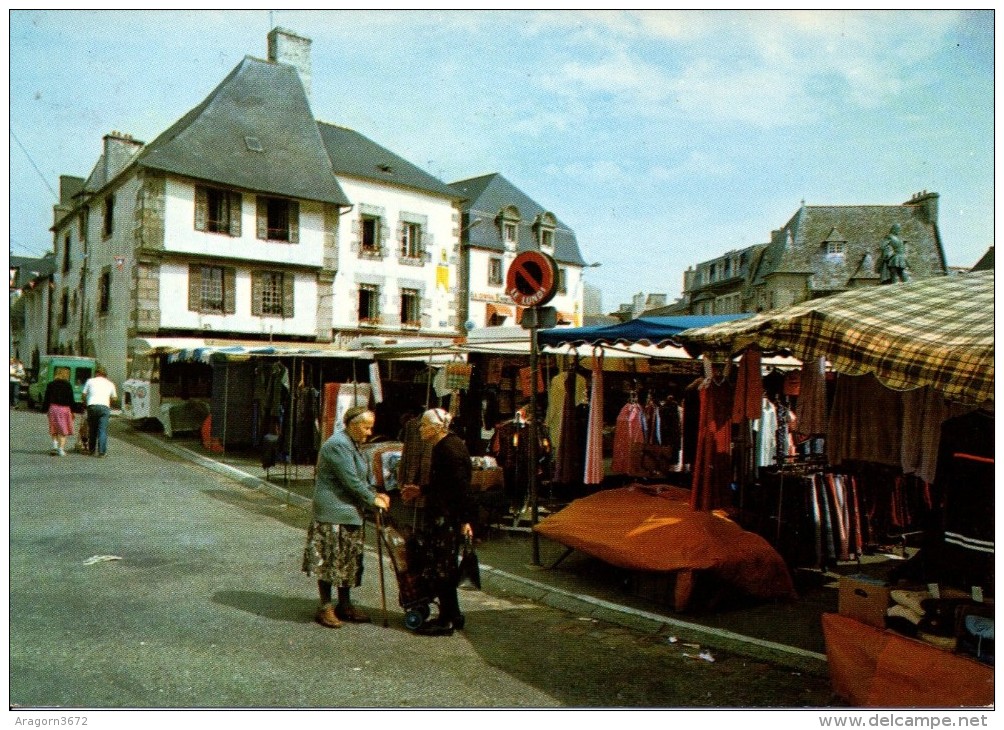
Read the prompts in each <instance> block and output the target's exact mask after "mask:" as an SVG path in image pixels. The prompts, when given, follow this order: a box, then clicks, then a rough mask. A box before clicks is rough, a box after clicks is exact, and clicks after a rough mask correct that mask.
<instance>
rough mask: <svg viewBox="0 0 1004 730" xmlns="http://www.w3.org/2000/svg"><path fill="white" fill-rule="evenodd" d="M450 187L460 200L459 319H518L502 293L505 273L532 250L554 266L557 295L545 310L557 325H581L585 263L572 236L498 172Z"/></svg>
mask: <svg viewBox="0 0 1004 730" xmlns="http://www.w3.org/2000/svg"><path fill="white" fill-rule="evenodd" d="M452 187H453V189H454V190H456V191H457V193H458V194H459V195H460V196H462V198H463V201H462V203H461V206H462V207H461V215H462V217H461V223H462V225H461V229H460V245H461V249H460V266H459V278H460V286H461V289H463V290H465V291H466V292H467V296H466V297H464V298H463V301H462V304H461V306H462V309H461V311H460V321H461V322H462V323H466V322H470V323H472V324H471V326H472V327H491V326H497V325H503V324H514V323H515V322H517V321H519V319H520V318H521V312H519V311H517V310H518V308H517V307H516V306H515V305H514V304H513V301H512V299H510V298H509V297H508V296H507V295H506V293H505V277H506V272H507V271H508V269H509V265H510V264H511V263H512V261H513V259H515V258H516V256H517V255H518V254H520V253H522V252H524V251H531V250H535V251H540V252H542V253H545V254H548V255H550V256H551V257H552V258H553V259H554V261H555V263H556V264H557V269H558V282H557V293H556V294H555V296H554V299H552V300H551V302H550V303H549V306H552V307H554V308H555V309H557V310H558V322H559V323H567V324H575V325H577V326H578V325H581V324H582V298H583V283H584V282H583V279H582V272H583V267H584V266H585V261H584V260H583V259H582V254H581V253H580V251H579V245H578V242H577V241H576V239H575V232H574V231H573V230H572V229H570V228H569V227H568V226H566V225H565V224H564V223H562V222H561V221H560V220H559V219H558V218H557V217H556V216H555V215H554V213H552V212H551V211H550V210H547V209H546V208H544V207H543V206H542V205H540V204H539V203H537V202H536V201H534V200H532V199H531V198H530V197H529V196H527V194H526V193H524V192H523V191H522V190H520V189H519V188H517V187H516V186H515V185H513V184H512V183H511V182H509V181H508V180H506V179H505V178H504V177H503V176H502V175H500V174H498V173H492V174H489V175H482V176H480V177H474V178H469V179H467V180H459V181H457V182H455V183H452Z"/></svg>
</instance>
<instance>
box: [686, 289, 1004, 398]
mask: <svg viewBox="0 0 1004 730" xmlns="http://www.w3.org/2000/svg"><path fill="white" fill-rule="evenodd" d="M677 339H678V340H679V342H681V343H682V344H683V346H684V347H685V348H686V349H687V351H688V352H690V353H691V354H692V355H695V356H696V355H699V354H701V353H703V352H710V353H715V354H717V355H719V356H726V355H735V354H738V353H739V352H741V351H742V350H745V349H746V348H747V347H749V346H755V347H759V348H760V349H761V350H763V351H765V352H774V351H778V350H786V351H788V352H790V353H791V354H792V355H794V356H795V357H796V358H798V359H800V360H807V359H809V358H813V357H820V356H825V357H826V359H827V360H829V362H830V364H831V366H832V367H833V369H834V370H836V371H837V372H840V373H844V374H847V375H864V374H866V373H874V374H875V376H876V377H877V378H878V379H879V380H880V381H881V382H882V383H883V384H884V385H886V386H887V387H889V388H893V389H895V390H912V389H913V388H918V387H921V386H925V385H928V386H931V387H932V388H935V389H936V390H938V391H940V392H942V393H944V394H945V396H946V397H947V398H949V399H951V400H954V401H960V402H964V403H983V402H985V401H992V400H993V397H994V392H993V388H994V272H993V271H981V272H974V273H968V274H959V275H956V276H943V277H935V278H931V279H922V280H919V281H914V282H909V283H905V284H891V285H886V286H871V287H867V288H863V289H855V290H852V291H848V292H843V293H841V294H835V295H833V296H829V297H825V298H822V299H814V300H811V301H807V302H802V303H801V304H796V305H794V306H792V307H788V308H786V309H782V310H779V311H777V312H769V313H763V314H758V315H756V316H754V317H751V318H750V319H745V320H741V321H735V322H725V323H723V324H719V325H714V326H711V327H702V328H700V329H690V330H687V331H685V332H681V333H680V334H679V335H677Z"/></svg>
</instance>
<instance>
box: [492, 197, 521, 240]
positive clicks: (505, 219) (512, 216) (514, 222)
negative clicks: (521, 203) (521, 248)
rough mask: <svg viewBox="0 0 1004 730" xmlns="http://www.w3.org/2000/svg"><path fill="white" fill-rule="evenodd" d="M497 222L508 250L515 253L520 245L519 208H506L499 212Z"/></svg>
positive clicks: (511, 206) (510, 206)
mask: <svg viewBox="0 0 1004 730" xmlns="http://www.w3.org/2000/svg"><path fill="white" fill-rule="evenodd" d="M497 220H498V224H499V228H500V230H501V233H502V242H503V243H504V244H505V247H506V250H508V251H515V250H516V247H517V246H518V245H519V222H520V215H519V208H517V207H516V206H515V205H508V206H506V207H505V208H503V209H502V210H500V211H499V214H498V218H497Z"/></svg>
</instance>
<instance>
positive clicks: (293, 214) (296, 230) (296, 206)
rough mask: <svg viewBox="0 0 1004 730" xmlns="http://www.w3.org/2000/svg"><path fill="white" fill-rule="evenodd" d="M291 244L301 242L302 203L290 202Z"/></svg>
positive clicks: (297, 201)
mask: <svg viewBox="0 0 1004 730" xmlns="http://www.w3.org/2000/svg"><path fill="white" fill-rule="evenodd" d="M289 242H290V243H299V242H300V201H299V200H291V201H289ZM283 308H285V305H283Z"/></svg>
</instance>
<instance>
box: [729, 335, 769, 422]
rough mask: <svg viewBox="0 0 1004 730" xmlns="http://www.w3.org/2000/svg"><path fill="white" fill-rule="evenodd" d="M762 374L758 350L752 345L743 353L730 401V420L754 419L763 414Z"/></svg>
mask: <svg viewBox="0 0 1004 730" xmlns="http://www.w3.org/2000/svg"><path fill="white" fill-rule="evenodd" d="M762 411H763V376H762V375H761V374H760V351H759V350H755V349H753V348H752V347H751V348H749V349H748V350H746V352H744V353H743V359H742V361H740V363H739V377H738V379H737V380H736V395H735V399H734V400H733V402H732V422H733V423H740V422H742V421H743V420H749V421H755V420H756V419H758V418H760V416H762V415H763V412H762Z"/></svg>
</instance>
